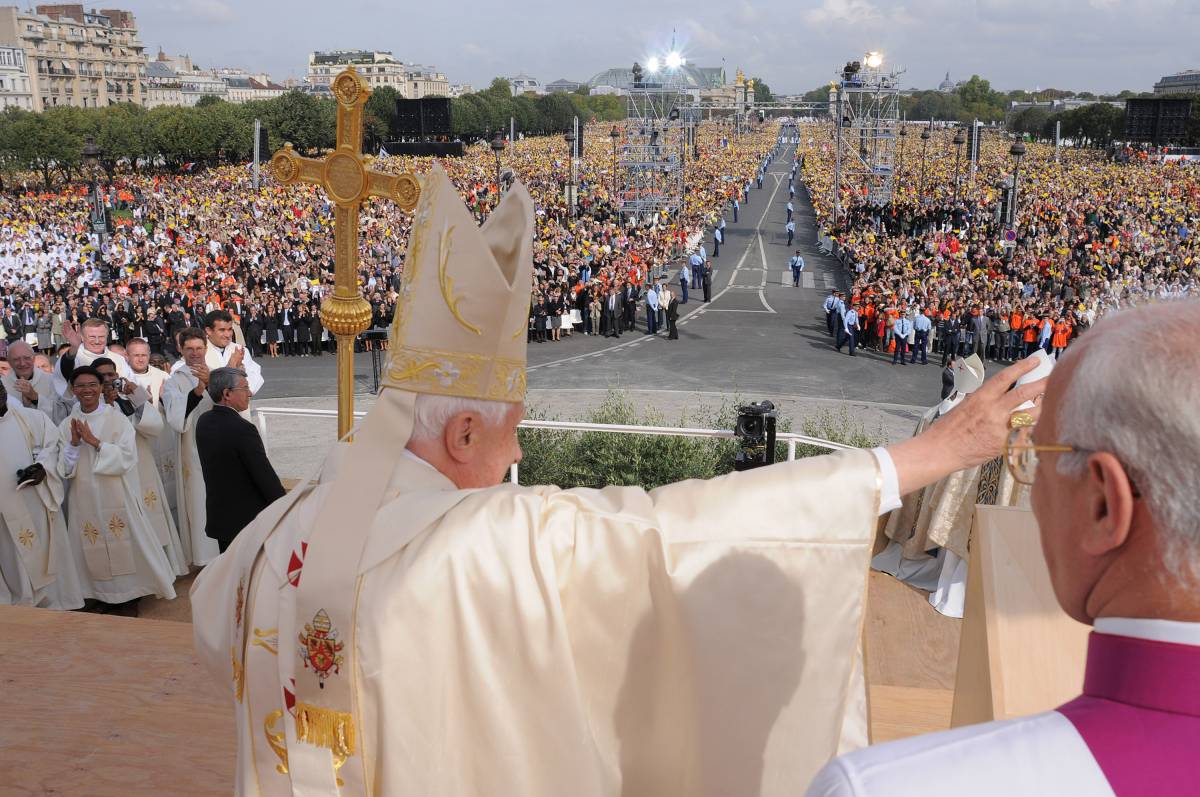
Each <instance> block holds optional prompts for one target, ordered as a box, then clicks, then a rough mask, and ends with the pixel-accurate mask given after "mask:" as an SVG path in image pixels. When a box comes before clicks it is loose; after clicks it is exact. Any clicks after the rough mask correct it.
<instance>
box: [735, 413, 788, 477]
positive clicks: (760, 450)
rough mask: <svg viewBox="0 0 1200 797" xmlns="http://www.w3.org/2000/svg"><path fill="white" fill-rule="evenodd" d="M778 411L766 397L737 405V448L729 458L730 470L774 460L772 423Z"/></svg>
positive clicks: (773, 425) (774, 421)
mask: <svg viewBox="0 0 1200 797" xmlns="http://www.w3.org/2000/svg"><path fill="white" fill-rule="evenodd" d="M778 418H779V413H778V412H776V411H775V405H774V404H772V403H771V402H769V401H759V402H757V403H754V404H745V405H743V406H741V407H738V417H737V424H736V425H735V426H734V428H733V431H734V434H736V435H737V440H738V452H737V455H736V456H735V457H734V460H733V469H734V470H750V469H752V468H761V467H763V466H764V465H770V464H772V463H773V462H774V461H775V423H776V421H777V420H778Z"/></svg>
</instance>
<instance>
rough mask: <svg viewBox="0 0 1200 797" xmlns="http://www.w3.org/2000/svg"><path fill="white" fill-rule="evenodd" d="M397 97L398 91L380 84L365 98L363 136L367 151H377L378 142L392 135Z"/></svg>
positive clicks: (398, 96)
mask: <svg viewBox="0 0 1200 797" xmlns="http://www.w3.org/2000/svg"><path fill="white" fill-rule="evenodd" d="M398 99H400V92H398V91H396V89H394V88H393V87H391V86H380V87H379V88H377V89H374V90H373V91H372V92H371V96H370V97H368V98H367V104H366V107H365V108H364V110H365V112H366V116H365V124H364V127H365V129H364V131H363V132H364V136H363V138H364V139H365V140H366V143H365V145H364V146H366V147H367V149H368V150H369V151H372V152H375V151H378V149H379V146H380V144H382V143H383V142H384V141H386V140H387V139H389V138H391V137H392V131H393V130H395V129H396V113H397V111H396V100H398Z"/></svg>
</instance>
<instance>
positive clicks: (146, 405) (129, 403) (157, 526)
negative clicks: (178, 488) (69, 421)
mask: <svg viewBox="0 0 1200 797" xmlns="http://www.w3.org/2000/svg"><path fill="white" fill-rule="evenodd" d="M146 357H147V358H148V357H149V353H148V352H147V353H146ZM92 367H93V368H95V369H96V370H97V371H99V372H100V377H101V379H102V380H103V387H104V403H105V404H108V405H109V406H110V407H113V408H114V409H117V410H119V411H120V412H121V413H122V414H124V415H125V417H126V418H128V419H129V422H130V423H131V424H133V429H134V432H135V433H136V441H137V470H138V484H139V486H140V488H141V492H140V495H141V500H142V508H143V509H144V510H145V511H146V517H147V518H148V519H149V520H150V525H152V526H153V527H154V531H155V534H157V535H158V542H159V544H160V545H162V547H163V551H164V552H165V553H166V555H167V561H169V562H170V563H171V570H172V572H174V573H175V575H177V576H182V575H186V574H187V572H188V561H187V557H186V556H185V555H184V552H183V547H182V544H181V543H180V541H179V532H178V530H176V528H175V519H174V518H173V517H171V510H170V507H168V506H167V503H166V501H165V500H164V499H163V487H162V481H161V480H160V478H159V475H158V466H157V465H156V464H155V462H154V443H155V441H156V440H157V439H158V436H159V435H160V434H162V433H163V427H164V426H165V425H166V424H165V423H164V422H163V417H162V414H161V413H160V412H159V411H158V408H157V407H155V406H154V405H153V404H151V403H150V395H149V394H148V393H147V392H146V389H145V388H144V387H142V386H141V384H140V383H139V382H138V381H136V380H135V381H131V382H130V381H127V382H125V383H124V384H123V386H122V387H121V388H120V389H118V387H117V371H116V367H115V366H114V365H113V363H112V361H111V360H108V359H105V358H100V359H98V360H96V361H94V362H93V363H92Z"/></svg>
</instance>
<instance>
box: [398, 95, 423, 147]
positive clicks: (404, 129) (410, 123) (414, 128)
mask: <svg viewBox="0 0 1200 797" xmlns="http://www.w3.org/2000/svg"><path fill="white" fill-rule="evenodd" d="M424 134H425V131H424V130H423V129H422V127H421V101H420V100H396V125H395V127H394V128H392V135H394V136H396V137H397V138H403V137H407V136H421V135H424Z"/></svg>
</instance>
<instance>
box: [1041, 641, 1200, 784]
mask: <svg viewBox="0 0 1200 797" xmlns="http://www.w3.org/2000/svg"><path fill="white" fill-rule="evenodd" d="M1058 711H1059V713H1060V714H1062V715H1063V716H1065V717H1066V718H1067V719H1068V720H1070V722H1071V724H1072V725H1074V726H1075V729H1076V730H1077V731H1079V735H1080V736H1082V737H1083V741H1084V742H1085V743H1086V744H1087V746H1088V749H1089V750H1090V751H1091V753H1092V756H1093V757H1094V758H1095V759H1096V763H1097V764H1098V765H1099V766H1100V770H1101V771H1102V772H1103V773H1104V777H1106V778H1107V779H1108V783H1109V785H1110V786H1112V790H1113V792H1115V793H1116V795H1117V797H1134V795H1147V796H1149V795H1154V796H1155V797H1169V796H1170V795H1181V794H1198V793H1200V647H1197V646H1193V645H1175V644H1170V643H1167V642H1152V641H1149V640H1144V639H1134V638H1131V637H1124V636H1114V635H1112V634H1097V633H1095V632H1093V633H1092V634H1091V636H1090V637H1089V638H1088V657H1087V674H1086V676H1085V677H1084V683H1083V695H1082V696H1081V697H1079V698H1077V699H1075V700H1072V701H1071V702H1070V703H1067V704H1066V705H1064V706H1061V707H1059V709H1058Z"/></svg>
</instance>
